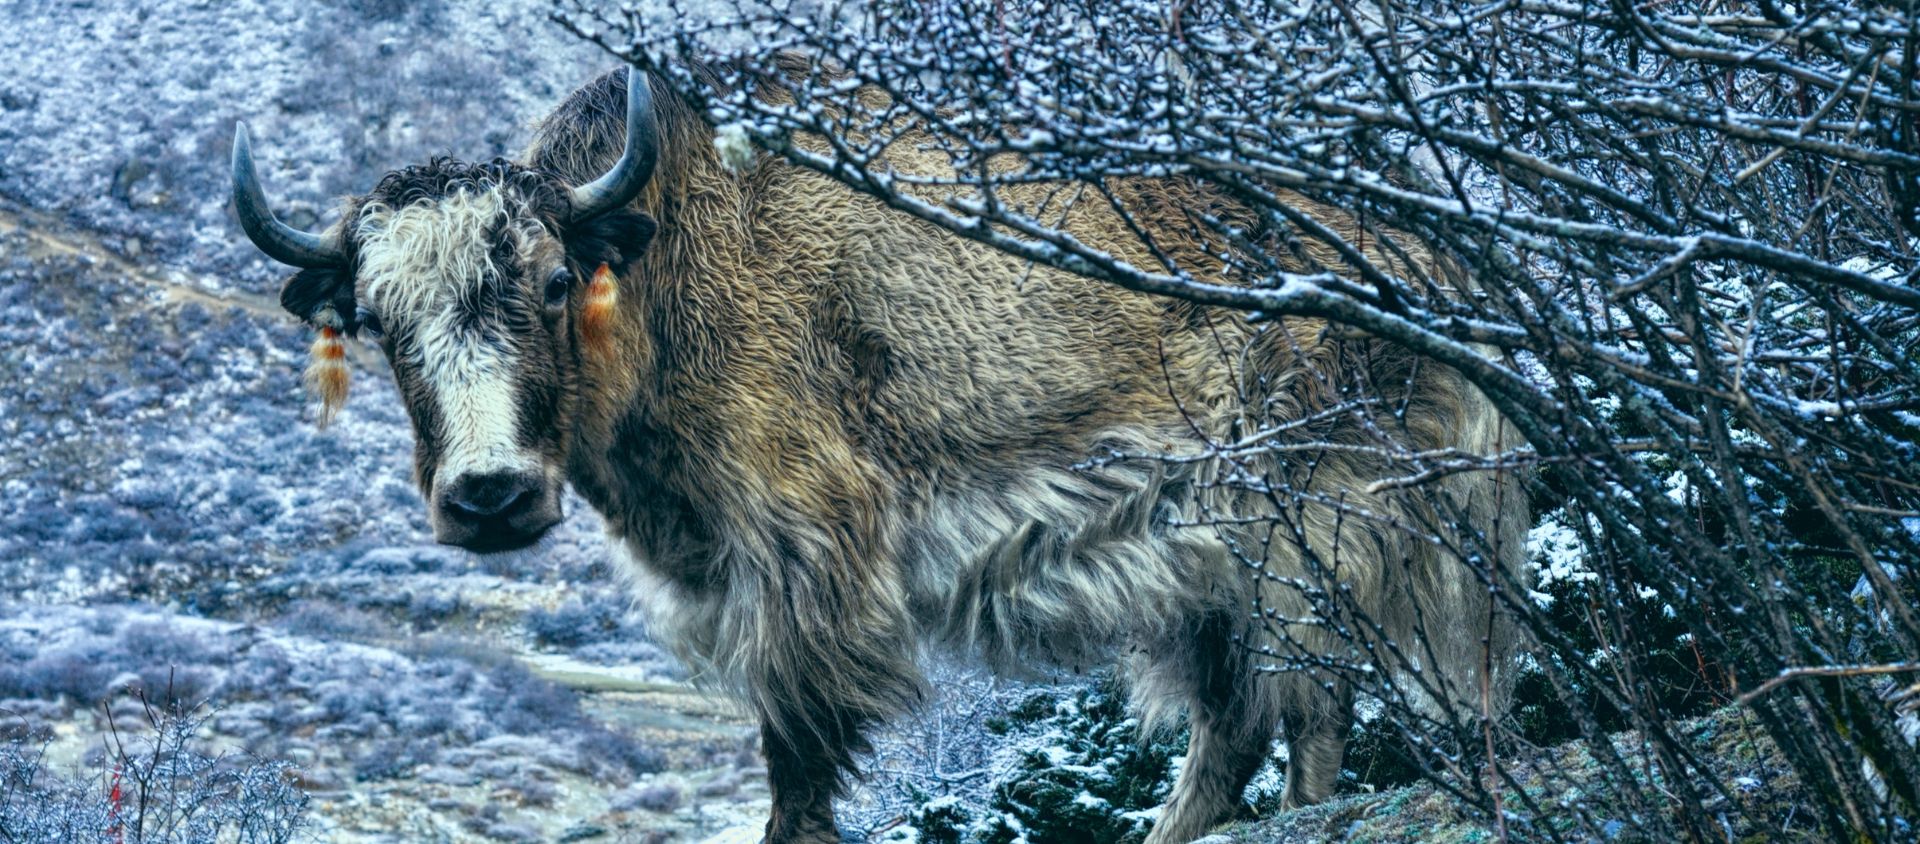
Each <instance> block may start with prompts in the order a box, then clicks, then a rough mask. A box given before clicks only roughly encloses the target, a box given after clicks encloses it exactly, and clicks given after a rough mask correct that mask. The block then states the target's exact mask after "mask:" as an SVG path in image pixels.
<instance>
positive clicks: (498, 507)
mask: <svg viewBox="0 0 1920 844" xmlns="http://www.w3.org/2000/svg"><path fill="white" fill-rule="evenodd" d="M434 509H435V510H436V511H437V513H436V515H435V517H434V519H433V535H434V538H435V539H438V540H440V541H441V542H444V543H446V544H448V545H458V546H460V547H462V548H466V549H468V550H471V551H479V552H481V553H483V554H485V553H491V552H494V551H511V550H513V549H515V548H525V547H527V546H529V545H532V544H533V543H535V542H538V541H539V540H540V537H541V536H543V535H545V534H546V532H547V528H550V527H553V526H554V525H556V524H559V522H560V494H559V490H558V489H557V488H555V489H549V488H548V484H547V483H545V482H544V481H543V480H542V479H541V477H540V475H538V474H535V473H531V472H528V473H518V472H490V473H486V474H474V475H462V476H460V477H458V478H455V479H454V480H453V481H452V482H451V483H449V484H447V486H446V489H445V490H443V491H442V492H441V493H440V500H439V504H438V506H437V507H435V508H434Z"/></svg>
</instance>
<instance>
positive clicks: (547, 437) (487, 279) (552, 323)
mask: <svg viewBox="0 0 1920 844" xmlns="http://www.w3.org/2000/svg"><path fill="white" fill-rule="evenodd" d="M626 138H627V139H626V152H625V154H624V155H622V156H621V158H620V161H619V163H617V164H615V165H614V167H613V169H612V170H611V171H609V172H608V173H606V174H605V175H604V176H601V177H600V178H599V179H596V180H594V181H593V182H591V183H589V184H584V185H570V184H567V183H566V182H565V181H563V180H562V179H561V178H560V177H558V176H556V175H554V174H551V173H547V172H543V171H540V170H537V169H533V168H530V167H526V166H524V165H521V164H516V163H512V162H507V161H499V160H496V161H493V162H490V163H485V164H466V163H462V162H456V161H451V160H446V159H439V160H435V161H433V162H431V163H428V164H425V165H422V166H416V167H409V168H407V169H404V170H398V171H395V172H393V173H389V174H388V175H387V176H386V178H384V179H382V180H381V181H380V183H379V185H378V186H377V187H375V188H374V189H373V191H372V192H370V193H368V194H367V195H365V196H362V197H356V198H353V199H351V200H348V201H347V203H346V205H345V213H344V214H343V216H342V219H341V221H340V223H339V224H338V225H337V226H335V227H334V228H332V229H329V230H328V231H327V232H326V233H324V234H313V233H310V232H304V231H300V230H297V229H294V228H292V227H289V226H287V225H286V224H284V223H281V222H280V221H279V220H278V219H276V218H275V217H274V215H273V213H272V212H271V211H270V210H268V208H267V202H266V196H265V194H264V192H263V191H262V190H261V188H260V181H259V176H258V175H257V174H256V173H255V172H254V167H253V158H252V154H251V153H250V151H249V149H248V144H247V132H246V127H245V126H244V125H242V126H239V127H236V128H235V132H234V139H233V202H234V210H235V212H236V213H237V214H238V216H239V218H240V223H241V225H242V226H243V227H245V229H246V232H247V236H248V237H250V238H251V239H252V240H253V242H254V244H255V245H257V246H259V247H260V249H261V251H263V252H265V253H267V254H268V255H269V256H272V257H273V258H274V259H276V260H278V261H280V262H282V263H286V264H291V265H293V266H296V267H300V268H302V269H301V270H300V271H299V272H298V273H296V274H294V276H293V277H292V278H290V279H289V280H288V281H287V283H286V287H285V288H284V289H283V290H282V291H281V293H280V302H281V304H282V305H283V306H285V307H286V308H287V310H289V311H291V312H292V313H293V314H294V316H297V317H299V318H300V319H302V320H305V321H307V322H308V323H309V324H311V325H313V326H314V327H315V328H317V329H319V330H320V332H321V333H322V337H323V339H322V340H321V341H320V342H319V343H317V344H316V346H315V355H316V359H315V364H316V366H317V367H320V368H321V369H322V371H323V372H324V369H325V367H328V366H331V367H334V368H335V370H336V371H335V372H334V373H333V374H332V375H331V376H327V375H323V380H324V378H325V377H334V378H339V379H344V375H345V370H344V367H343V365H342V363H341V361H339V356H340V355H341V354H342V351H343V350H342V349H341V348H340V347H339V343H338V339H337V338H338V337H339V336H340V335H342V334H344V335H348V336H351V335H354V334H356V333H358V334H360V335H363V336H366V337H368V338H369V339H372V340H373V341H374V342H376V343H378V344H379V345H380V347H381V349H383V350H384V351H385V352H386V356H387V361H388V363H390V364H391V365H392V367H393V376H394V380H395V382H396V383H397V384H398V385H399V388H400V394H401V395H402V396H403V397H404V398H405V400H406V403H407V413H408V415H409V416H410V417H411V418H412V420H413V430H414V469H415V477H416V480H417V481H418V482H419V484H420V489H421V491H422V493H423V494H425V496H426V498H427V501H428V506H429V508H430V509H431V521H432V524H433V530H434V536H435V538H437V539H438V540H440V541H441V542H444V543H448V544H453V545H460V546H463V547H466V548H469V549H472V550H475V551H502V550H510V549H514V548H520V547H524V546H526V545H529V544H531V543H533V542H534V541H536V540H538V539H539V538H540V537H541V536H542V535H543V534H545V533H546V531H547V529H548V528H550V527H552V526H553V525H554V524H556V523H558V522H559V521H560V518H561V512H560V493H561V488H562V485H563V484H564V479H565V466H566V459H567V454H566V452H567V448H568V446H569V442H568V439H569V428H570V425H569V419H570V417H571V414H572V412H573V409H574V406H575V404H576V403H577V401H578V397H577V395H576V393H577V391H578V390H579V389H580V381H581V379H580V377H579V372H580V369H581V367H582V365H583V362H584V360H585V359H586V357H587V356H589V355H591V354H594V351H593V349H594V347H595V346H596V345H597V344H604V343H605V342H607V339H606V338H604V337H600V338H596V337H593V336H591V335H592V334H593V333H594V331H595V330H596V326H595V323H596V322H597V321H598V320H599V319H600V318H602V317H604V316H605V315H604V314H600V313H597V312H596V308H597V307H598V308H608V307H610V305H609V304H608V302H607V300H608V299H609V298H610V294H611V292H612V291H611V287H610V285H611V283H612V279H614V278H617V277H618V274H619V272H620V270H622V269H623V268H624V267H625V265H626V264H628V263H630V262H632V261H633V260H635V259H636V258H637V257H638V256H639V253H640V251H641V250H642V249H644V248H645V246H646V244H647V241H648V239H649V238H651V237H652V235H653V229H654V223H653V220H651V219H650V218H648V217H646V216H645V215H643V214H639V213H636V212H632V211H629V210H627V204H628V203H629V202H631V201H632V200H633V198H634V197H635V196H636V195H638V194H639V192H640V190H641V189H642V188H643V187H645V186H646V183H647V180H648V178H649V177H650V176H651V175H652V171H653V165H654V161H655V158H656V151H657V150H656V140H655V139H656V135H655V131H654V123H653V106H652V101H651V99H650V98H649V96H648V91H647V84H646V81H645V78H644V77H643V76H641V75H640V74H637V73H634V74H630V75H629V77H628V85H627V135H626ZM603 266H605V267H607V268H608V269H609V271H610V272H597V271H599V270H600V268H601V267H603ZM598 330H600V331H604V330H605V328H604V327H601V328H599V329H598ZM583 334H584V335H588V336H583ZM344 385H345V382H344V380H340V381H338V382H337V386H336V387H335V389H333V390H331V391H329V390H323V391H322V392H323V398H324V399H326V400H328V401H329V402H330V403H337V402H338V400H339V399H340V398H341V397H343V396H344ZM329 393H331V395H329ZM331 409H332V408H331V407H329V408H326V409H325V410H324V411H323V412H331Z"/></svg>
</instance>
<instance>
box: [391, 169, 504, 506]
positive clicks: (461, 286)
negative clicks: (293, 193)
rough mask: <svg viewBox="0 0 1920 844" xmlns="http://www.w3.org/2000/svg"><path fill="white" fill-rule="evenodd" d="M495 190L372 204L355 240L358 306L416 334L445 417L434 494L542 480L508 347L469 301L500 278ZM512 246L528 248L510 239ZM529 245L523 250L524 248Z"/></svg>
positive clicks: (419, 362)
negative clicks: (531, 476) (475, 479)
mask: <svg viewBox="0 0 1920 844" xmlns="http://www.w3.org/2000/svg"><path fill="white" fill-rule="evenodd" d="M504 204H505V200H504V199H503V198H502V196H501V192H500V191H499V190H498V189H491V190H484V191H477V192H471V193H468V192H461V193H456V194H453V195H452V196H449V197H446V198H444V199H441V200H439V201H436V202H423V203H418V204H414V205H409V206H407V207H405V208H402V209H400V210H397V211H396V210H393V209H391V208H388V207H386V206H384V205H379V204H369V205H368V206H367V207H366V208H364V209H363V210H362V211H361V214H360V225H359V228H358V231H359V245H360V279H361V282H362V284H363V287H362V289H361V291H360V294H359V295H360V300H359V301H360V302H361V303H363V306H365V307H370V308H371V309H372V310H373V312H374V313H375V314H377V315H379V316H380V318H381V319H382V320H384V321H386V322H387V323H388V324H389V325H400V324H405V325H407V326H409V327H410V329H411V331H412V333H413V338H414V343H413V345H412V347H411V349H410V354H412V355H413V356H414V359H413V360H412V363H413V364H414V365H416V366H418V367H419V372H420V377H421V379H422V381H423V382H424V383H425V385H426V387H427V390H428V391H429V392H430V394H431V395H432V397H433V400H434V402H435V403H436V404H437V405H438V408H439V420H440V430H439V432H438V433H439V435H440V437H439V442H440V446H441V452H440V455H439V466H438V468H437V470H436V471H435V472H434V476H435V487H436V489H434V490H429V491H428V492H429V493H430V494H438V492H439V490H440V488H444V487H445V486H446V485H447V484H450V483H452V482H454V481H455V480H457V479H459V478H460V477H462V476H464V475H469V474H484V473H494V472H538V471H539V470H540V466H539V461H538V458H537V457H535V456H534V455H533V454H531V453H529V452H527V451H526V450H525V449H523V448H521V447H520V445H519V444H518V440H517V437H516V430H515V429H516V420H515V408H516V407H517V406H518V404H517V402H516V398H517V396H516V395H515V390H514V378H513V373H514V364H513V360H512V357H511V349H512V345H511V338H509V337H507V336H505V335H504V334H502V333H500V332H499V331H498V330H497V329H498V326H497V325H496V326H494V329H495V330H494V331H493V332H492V333H493V336H491V337H489V336H487V334H488V331H487V328H486V327H484V326H485V323H487V322H488V320H487V319H486V318H485V315H484V314H482V319H480V320H478V321H477V324H478V325H480V326H481V327H479V328H476V321H475V320H474V319H473V318H472V316H471V309H472V303H473V301H474V299H473V297H474V296H475V295H476V294H477V293H478V291H479V290H480V289H481V287H482V285H483V283H484V282H485V281H486V280H487V279H488V278H490V277H492V276H493V275H494V274H495V273H496V272H497V271H498V268H497V267H495V266H494V262H493V257H492V254H493V253H492V249H491V244H490V243H489V242H488V237H487V235H488V233H489V232H490V231H491V230H492V229H493V226H494V224H495V223H496V222H497V221H499V220H501V219H502V218H503V214H504V213H505V211H506V210H507V209H506V208H505V207H504ZM506 236H508V237H512V238H516V239H518V240H521V241H528V240H531V233H529V232H525V231H521V230H518V229H510V230H509V231H508V232H507V234H506ZM522 245H524V244H522Z"/></svg>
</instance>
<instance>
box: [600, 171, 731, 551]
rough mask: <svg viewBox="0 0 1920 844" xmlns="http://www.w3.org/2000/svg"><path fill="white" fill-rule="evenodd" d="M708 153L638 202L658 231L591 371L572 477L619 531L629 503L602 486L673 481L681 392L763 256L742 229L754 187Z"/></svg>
mask: <svg viewBox="0 0 1920 844" xmlns="http://www.w3.org/2000/svg"><path fill="white" fill-rule="evenodd" d="M700 146H701V147H702V148H703V150H702V151H703V152H705V153H706V154H705V155H682V156H679V157H677V159H678V160H674V161H663V162H662V168H661V169H662V170H666V171H668V172H666V173H662V174H660V175H661V176H663V177H664V178H656V181H655V182H654V184H652V185H649V186H648V188H647V190H646V191H645V192H643V193H642V195H641V196H640V198H639V199H638V200H637V201H636V202H635V206H636V207H637V208H638V209H639V210H641V211H644V212H645V213H647V214H648V215H650V216H652V217H653V218H654V220H655V222H656V224H657V228H656V232H655V234H654V237H653V240H652V241H651V242H650V243H649V244H648V246H647V249H646V251H645V253H644V254H643V255H642V256H641V257H640V259H639V260H638V261H636V262H635V263H634V264H633V265H632V266H630V267H629V268H628V269H627V271H626V272H625V273H624V274H622V276H621V277H620V278H619V279H618V281H617V284H618V299H617V305H616V308H615V314H614V319H613V321H612V324H611V325H610V326H609V327H610V329H611V336H612V341H613V342H612V343H611V345H610V349H609V350H608V351H607V352H606V353H604V354H600V355H589V356H588V357H587V358H586V359H584V360H583V362H582V369H581V372H582V376H583V377H582V381H581V384H580V396H581V402H580V404H581V406H580V408H579V412H578V413H576V414H575V419H576V420H577V421H576V426H575V432H574V434H575V436H574V443H573V448H572V449H571V452H572V455H573V457H572V466H571V467H570V475H572V476H573V481H574V484H575V486H576V487H577V488H579V489H580V490H581V491H582V493H583V494H586V495H587V497H588V499H589V500H590V501H594V504H595V506H596V507H598V508H600V509H601V513H602V515H603V516H606V517H607V518H608V521H609V523H611V522H613V521H614V520H615V519H616V518H619V517H621V516H622V515H623V514H621V513H619V512H609V510H610V509H618V508H620V507H622V506H630V505H631V502H627V501H624V499H623V497H622V496H621V495H616V494H613V493H611V492H610V493H607V494H606V495H605V496H603V497H604V499H605V500H604V504H603V502H602V501H600V500H595V495H594V494H593V492H592V491H593V490H594V489H596V488H598V487H606V486H621V485H636V486H658V485H661V484H670V483H671V482H672V480H673V479H672V478H670V477H667V476H666V470H665V468H664V467H663V466H661V465H659V464H661V463H663V462H671V456H672V451H671V449H673V447H674V446H673V444H672V442H671V440H672V439H673V436H672V434H671V433H669V432H670V431H672V430H675V429H677V428H678V427H679V423H681V422H682V421H683V420H680V419H677V418H675V413H674V410H673V409H674V408H675V407H676V406H679V405H677V404H676V402H677V401H678V400H679V399H678V397H677V396H676V395H675V393H674V390H675V389H676V388H675V385H676V384H686V383H699V382H700V380H701V377H702V375H703V374H706V375H711V373H701V372H696V371H694V370H696V369H698V368H700V367H701V366H703V365H705V364H706V363H707V361H705V360H703V358H704V357H706V356H704V355H701V354H697V353H694V352H693V351H692V350H693V349H695V348H702V347H704V348H708V349H711V348H715V347H717V346H718V345H722V344H718V343H715V342H714V341H715V339H716V338H714V337H713V336H711V335H712V333H713V332H716V331H721V330H726V328H725V327H726V326H729V325H733V324H735V323H736V322H737V321H736V320H732V319H728V318H726V317H725V316H724V315H722V314H719V313H714V312H712V310H713V308H714V307H715V306H716V303H718V302H722V301H723V300H731V299H733V298H734V294H732V293H729V292H728V291H729V290H735V291H737V290H738V289H739V288H740V286H741V285H750V284H752V280H751V279H750V278H747V277H745V276H747V275H750V274H751V273H750V270H749V269H748V268H749V267H750V266H751V265H752V263H753V262H752V261H751V258H750V256H751V253H752V250H753V249H754V248H755V247H754V246H753V242H752V241H753V236H752V231H751V229H750V228H749V227H748V226H747V225H746V224H745V222H744V221H745V220H747V219H748V218H749V215H748V209H747V204H748V202H749V199H750V196H751V194H752V191H753V186H752V185H753V179H752V178H751V177H743V176H741V175H738V174H735V173H732V172H730V171H727V170H725V169H724V168H722V167H721V166H720V163H719V161H718V160H717V159H716V158H714V157H713V156H712V155H711V150H712V145H711V143H705V144H702V145H700ZM669 163H671V164H673V165H675V166H674V167H673V168H672V169H670V170H669V168H668V167H667V166H666V165H667V164H669ZM695 185H697V186H698V187H697V188H694V187H691V186H695ZM720 307H725V305H720ZM649 475H651V476H650V477H648V476H649Z"/></svg>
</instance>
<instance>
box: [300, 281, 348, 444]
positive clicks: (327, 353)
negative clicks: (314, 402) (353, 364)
mask: <svg viewBox="0 0 1920 844" xmlns="http://www.w3.org/2000/svg"><path fill="white" fill-rule="evenodd" d="M324 316H325V318H322V319H316V320H315V322H319V323H320V336H319V337H318V338H316V339H315V340H314V341H313V356H312V358H311V359H310V360H308V361H307V386H308V387H309V388H310V389H312V390H313V392H314V394H315V395H317V396H319V397H320V427H322V428H325V427H327V423H329V422H332V421H333V415H334V414H336V413H339V412H340V407H341V405H344V404H346V403H347V376H348V374H349V373H348V371H347V344H346V343H345V342H342V341H341V339H340V329H339V327H338V326H337V325H336V324H334V323H338V322H339V320H338V318H336V317H333V313H332V311H331V310H329V311H327V312H326V313H325V315H324Z"/></svg>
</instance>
